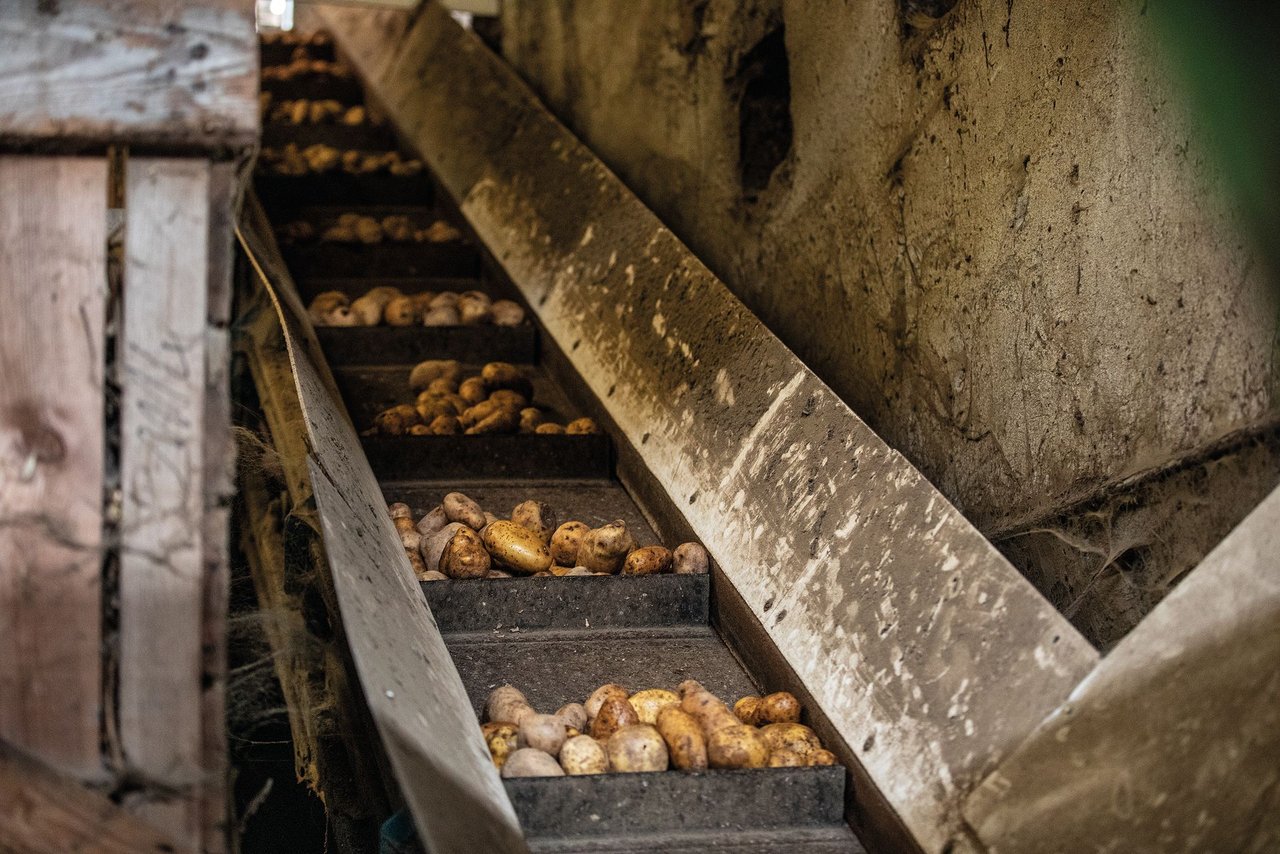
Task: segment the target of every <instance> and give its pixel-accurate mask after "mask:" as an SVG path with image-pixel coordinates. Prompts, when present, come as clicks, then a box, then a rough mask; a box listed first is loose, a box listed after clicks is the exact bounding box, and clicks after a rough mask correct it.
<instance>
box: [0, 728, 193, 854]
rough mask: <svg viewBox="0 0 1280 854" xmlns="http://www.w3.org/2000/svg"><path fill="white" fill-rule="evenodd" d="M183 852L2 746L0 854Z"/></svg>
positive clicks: (160, 835) (120, 810)
mask: <svg viewBox="0 0 1280 854" xmlns="http://www.w3.org/2000/svg"><path fill="white" fill-rule="evenodd" d="M186 850H189V849H187V848H184V847H182V846H180V845H179V844H177V843H176V842H175V841H174V840H172V839H170V838H169V837H167V836H165V835H164V834H163V833H161V832H160V831H159V830H157V829H156V828H154V827H152V826H151V825H149V824H147V823H146V822H144V821H142V820H141V819H139V818H138V817H137V816H133V815H130V814H129V813H128V812H126V811H125V810H124V809H123V808H121V807H120V806H119V805H118V804H115V803H113V802H112V801H111V800H110V799H108V798H106V797H104V796H103V795H100V794H98V793H97V792H94V791H92V790H90V789H86V788H85V787H84V786H81V785H79V784H78V783H76V782H75V781H73V780H68V779H67V778H65V777H62V776H60V775H59V774H57V773H56V772H54V771H53V770H52V769H50V768H49V767H47V766H45V765H42V764H41V763H40V762H38V761H36V760H34V759H32V758H31V757H30V756H27V755H24V754H23V753H21V752H20V751H18V750H16V749H14V748H13V747H12V746H10V745H7V744H5V743H4V742H0V851H6V852H11V854H64V853H65V852H67V851H94V852H97V853H98V854H147V852H153V854H174V852H178V851H186Z"/></svg>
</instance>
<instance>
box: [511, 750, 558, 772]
mask: <svg viewBox="0 0 1280 854" xmlns="http://www.w3.org/2000/svg"><path fill="white" fill-rule="evenodd" d="M502 776H503V777H504V778H510V777H563V776H564V769H563V768H561V767H560V763H559V762H557V761H556V760H555V758H554V757H552V756H550V755H549V754H546V753H543V752H542V751H541V750H538V749H537V748H533V747H522V748H520V749H519V750H516V751H514V752H513V753H512V754H511V755H510V756H508V757H507V761H506V762H505V763H504V764H503V766H502Z"/></svg>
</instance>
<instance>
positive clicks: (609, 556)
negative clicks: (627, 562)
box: [578, 519, 635, 573]
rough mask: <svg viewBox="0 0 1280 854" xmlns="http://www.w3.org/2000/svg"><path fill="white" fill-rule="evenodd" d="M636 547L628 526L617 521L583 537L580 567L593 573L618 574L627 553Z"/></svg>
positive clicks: (579, 555) (579, 553) (580, 547)
mask: <svg viewBox="0 0 1280 854" xmlns="http://www.w3.org/2000/svg"><path fill="white" fill-rule="evenodd" d="M634 547H635V540H634V539H632V537H631V533H630V532H629V531H628V530H627V524H626V523H625V522H623V521H622V520H621V519H615V520H614V521H612V522H610V523H609V524H608V525H604V526H602V527H599V528H595V529H593V530H591V531H588V532H587V533H586V534H584V535H583V537H582V543H581V545H580V546H579V547H578V565H579V566H585V567H586V568H587V569H589V570H591V571H592V572H611V573H613V572H617V571H618V570H619V569H621V567H622V560H623V558H625V557H626V556H627V552H629V551H631V549H632V548H634Z"/></svg>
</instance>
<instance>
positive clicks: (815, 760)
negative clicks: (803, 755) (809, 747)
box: [809, 750, 840, 765]
mask: <svg viewBox="0 0 1280 854" xmlns="http://www.w3.org/2000/svg"><path fill="white" fill-rule="evenodd" d="M809 764H810V765H839V764H840V760H839V759H836V755H835V754H834V753H832V752H831V751H830V750H815V751H813V752H812V753H810V754H809Z"/></svg>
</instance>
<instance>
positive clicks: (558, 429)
mask: <svg viewBox="0 0 1280 854" xmlns="http://www.w3.org/2000/svg"><path fill="white" fill-rule="evenodd" d="M533 432H535V433H540V434H542V435H544V436H558V435H561V434H563V433H564V427H563V426H562V425H560V424H552V423H550V422H548V423H546V424H539V425H538V426H537V427H534V428H533Z"/></svg>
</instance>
